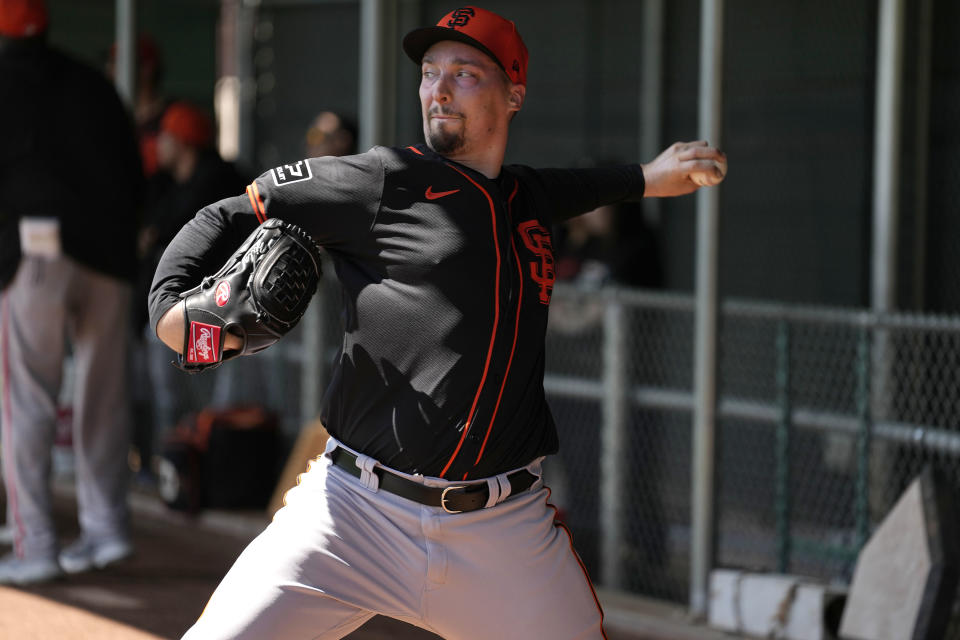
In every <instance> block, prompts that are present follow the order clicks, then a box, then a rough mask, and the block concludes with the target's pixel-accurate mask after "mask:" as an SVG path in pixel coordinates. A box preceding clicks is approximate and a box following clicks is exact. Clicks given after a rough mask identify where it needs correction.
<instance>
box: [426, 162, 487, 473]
mask: <svg viewBox="0 0 960 640" xmlns="http://www.w3.org/2000/svg"><path fill="white" fill-rule="evenodd" d="M447 166H448V167H450V168H451V169H453V170H454V171H456V172H457V173H459V174H460V175H462V176H463V177H464V178H466V179H467V180H469V181H470V182H471V184H473V186H475V187H476V188H477V189H479V190H480V192H481V193H483V195H485V196H486V197H487V203H489V205H490V221H491V223H492V226H493V247H494V250H495V251H496V254H497V275H496V280H495V282H494V284H493V292H494V296H493V330H492V331H491V332H490V346H488V347H487V361H486V362H485V363H484V365H483V375H482V376H481V377H480V386H479V387H477V394H476V395H475V396H474V397H473V405H472V406H471V407H470V413H468V414H467V422H466V424H464V425H463V433H462V434H461V435H460V442H458V443H457V448H456V449H454V451H453V455H452V456H450V459H449V460H447V464H446V465H444V467H443V471H441V472H440V477H441V478H442V477H444V476H445V475H446V474H447V471H448V470H449V469H450V465H451V464H453V461H454V460H455V459H456V458H457V454H459V453H460V448H461V447H462V446H463V441H464V440H466V438H467V433H468V432H469V431H470V426H471V424H472V422H473V415H474V412H475V411H476V410H477V403H478V402H479V401H480V392H481V391H483V385H484V384H485V383H486V381H487V373H488V372H489V371H490V360H491V359H492V358H493V343H494V342H495V341H496V339H497V324H498V322H499V318H500V241H499V240H497V209H496V207H494V206H493V198H491V197H490V194H489V193H487V190H486V189H484V188H483V187H481V186H480V185H479V184H477V182H476V181H475V180H474V179H473V178H471V177H470V176H468V175H467V174H465V173H464V172H463V171H460V169H457V168H456V167H455V166H453V165H452V164H448V165H447Z"/></svg>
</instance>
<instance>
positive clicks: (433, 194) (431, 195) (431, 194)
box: [424, 185, 460, 200]
mask: <svg viewBox="0 0 960 640" xmlns="http://www.w3.org/2000/svg"><path fill="white" fill-rule="evenodd" d="M458 191H460V189H453V190H451V191H434V190H433V185H430V186H429V187H427V192H426V194H424V195H426V196H427V200H436V199H437V198H442V197H443V196H448V195H450V194H451V193H456V192H458Z"/></svg>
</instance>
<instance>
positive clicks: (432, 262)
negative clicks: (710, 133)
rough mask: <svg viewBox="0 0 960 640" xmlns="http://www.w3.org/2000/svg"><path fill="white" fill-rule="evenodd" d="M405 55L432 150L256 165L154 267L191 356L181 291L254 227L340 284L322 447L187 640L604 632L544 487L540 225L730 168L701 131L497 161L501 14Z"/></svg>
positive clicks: (519, 90)
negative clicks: (413, 69)
mask: <svg viewBox="0 0 960 640" xmlns="http://www.w3.org/2000/svg"><path fill="white" fill-rule="evenodd" d="M403 48H404V51H405V52H406V53H407V54H408V55H409V56H410V57H411V58H412V59H413V61H414V62H415V63H417V64H418V65H420V67H421V82H420V100H421V106H422V115H423V130H424V136H425V139H426V144H417V145H413V146H409V147H404V148H384V147H375V148H373V149H371V150H369V151H367V152H366V153H362V154H360V155H354V156H347V157H340V158H336V157H322V158H311V159H306V160H299V161H296V162H293V163H291V164H285V165H282V166H280V167H277V168H275V169H273V170H271V171H268V172H267V173H264V174H263V175H262V176H260V177H259V178H257V179H256V180H255V181H254V182H253V183H252V184H250V186H249V187H248V189H247V193H246V195H244V196H242V197H237V198H232V199H226V200H222V201H220V202H217V203H215V204H212V205H210V206H208V207H206V208H204V209H203V210H201V211H200V212H199V213H198V214H197V216H196V217H195V219H194V220H192V221H191V222H190V223H188V224H187V225H186V226H185V227H184V229H183V230H182V231H181V232H180V234H179V235H178V236H177V237H176V238H175V239H174V241H173V242H172V243H171V245H170V246H169V248H168V249H167V252H166V253H165V255H164V256H163V259H162V261H161V264H160V267H159V269H158V271H157V274H156V278H155V280H154V285H153V290H152V292H151V300H150V305H151V310H150V311H151V318H152V321H153V322H154V324H155V326H156V330H157V332H158V335H159V337H160V338H161V339H162V340H163V341H164V342H165V343H166V344H168V345H169V346H170V347H171V348H173V349H175V350H177V351H179V352H182V353H189V354H193V356H191V357H195V356H196V354H197V353H200V352H203V353H204V354H208V353H211V352H213V353H216V349H214V350H212V351H211V349H210V348H209V347H210V345H209V344H207V343H202V342H201V340H202V339H201V338H197V339H196V340H194V338H195V337H196V336H197V335H198V334H197V333H196V332H195V331H192V330H191V329H190V326H194V323H193V322H192V321H190V322H189V323H188V322H187V321H186V320H185V315H184V301H182V300H181V299H180V298H179V294H180V293H181V292H183V291H185V290H188V289H190V288H191V287H193V286H195V285H196V283H197V281H198V280H200V279H201V278H202V277H204V276H205V275H206V274H209V273H213V272H214V271H216V269H217V268H218V266H219V265H220V264H221V263H222V262H223V260H224V259H225V258H227V256H229V255H230V254H231V252H232V251H234V250H235V249H236V247H237V246H238V244H239V243H240V242H241V241H242V240H243V238H244V236H245V235H247V234H249V233H250V232H251V230H253V229H254V228H255V227H256V226H257V223H258V221H259V222H263V221H264V220H267V219H272V218H278V219H281V220H284V221H286V222H289V223H292V224H295V225H298V226H300V227H302V228H303V229H304V230H306V232H307V233H309V234H310V236H312V237H313V239H314V240H316V241H317V242H318V243H319V244H320V245H322V246H323V247H324V248H325V249H326V251H327V253H328V255H329V256H330V259H331V261H332V263H333V266H334V268H335V270H336V273H337V275H338V277H339V280H340V282H341V283H342V286H343V310H342V317H343V322H344V334H343V342H342V345H341V348H340V352H339V354H338V355H337V357H336V363H335V371H334V374H333V380H332V382H331V384H330V386H329V388H328V390H327V393H326V395H325V398H324V403H323V408H322V411H321V418H322V420H323V423H324V424H325V426H326V428H327V429H328V431H329V433H330V435H331V437H330V439H329V444H328V446H327V449H326V452H325V453H324V454H323V455H322V456H321V457H319V458H317V459H316V460H315V461H313V462H312V463H311V464H310V467H309V469H308V470H307V472H306V473H304V474H303V475H302V476H301V478H300V482H299V484H298V486H297V487H296V488H294V489H292V490H291V491H290V492H289V493H288V494H287V497H286V501H285V502H286V504H285V506H284V508H283V509H281V510H280V511H279V512H278V513H277V515H276V516H275V518H274V520H273V522H272V523H271V524H270V525H269V526H268V527H267V529H265V530H264V532H263V533H262V534H261V535H260V536H258V537H257V538H256V539H255V540H254V541H253V542H252V543H251V544H250V546H249V547H248V548H247V549H246V550H245V551H244V552H243V554H241V556H240V557H239V558H238V560H237V561H236V563H235V564H234V566H233V567H232V568H231V570H230V571H229V572H228V574H227V575H226V577H225V578H224V580H223V582H222V583H221V584H220V586H219V587H218V588H217V589H216V591H215V592H214V594H213V596H212V598H211V599H210V601H209V603H208V605H207V607H206V609H205V611H204V613H203V614H202V615H201V617H200V619H199V620H198V621H197V623H196V624H195V625H194V626H193V628H192V629H191V630H190V631H188V632H187V634H186V636H185V637H186V638H190V639H200V638H203V639H218V638H251V639H252V638H291V639H304V640H306V639H308V638H311V639H328V638H341V637H343V636H345V635H347V634H349V633H350V632H351V631H353V630H354V629H356V628H357V627H359V626H361V625H362V624H363V623H364V622H366V621H367V620H368V619H370V618H371V617H372V616H374V615H375V614H381V615H385V616H390V617H393V618H397V619H400V620H403V621H406V622H408V623H411V624H414V625H417V626H419V627H422V628H424V629H428V630H430V631H432V632H434V633H436V634H439V635H440V636H442V637H445V638H451V639H453V638H456V639H478V640H479V639H489V638H510V639H513V638H516V639H523V640H529V639H530V638H551V639H573V638H584V639H587V638H589V639H595V638H603V637H605V636H604V631H603V615H602V612H601V609H600V606H599V603H598V602H597V599H596V596H595V595H594V592H593V589H592V586H591V582H590V579H589V577H588V576H587V575H586V573H585V571H584V569H583V566H582V564H581V562H580V560H579V559H578V557H577V554H576V553H575V552H574V550H573V546H572V544H571V540H570V537H569V534H568V533H567V532H566V530H565V529H564V528H563V526H562V525H561V524H560V523H558V522H557V521H556V519H555V510H554V509H553V508H552V507H551V505H550V504H549V502H548V499H549V490H548V489H547V488H546V487H545V486H544V484H543V481H542V479H541V477H540V476H541V461H542V460H543V457H544V456H546V455H548V454H551V453H554V452H556V451H557V448H558V442H557V435H556V430H555V428H554V423H553V419H552V417H551V415H550V410H549V408H548V406H547V403H546V401H545V397H544V391H543V373H544V334H545V328H546V322H547V310H548V305H549V303H550V297H551V293H552V288H553V283H554V278H555V276H554V265H553V255H552V247H551V238H550V233H549V231H548V230H549V228H550V225H551V223H553V222H555V221H558V220H564V219H567V218H569V217H571V216H575V215H578V214H580V213H584V212H586V211H590V210H592V209H595V208H596V207H598V206H600V205H602V204H607V203H614V202H618V201H623V200H639V199H640V198H641V197H643V196H644V195H647V196H671V195H679V194H684V193H690V192H692V191H694V190H696V189H697V188H698V184H701V183H706V184H716V183H718V182H719V181H720V180H721V179H722V178H723V175H724V173H725V167H726V159H725V157H724V156H723V154H722V153H721V152H720V151H718V150H717V149H715V148H712V147H710V146H709V145H707V143H705V142H694V143H685V144H679V143H678V144H675V145H673V146H671V147H670V148H669V149H667V150H666V151H665V152H664V153H662V154H661V155H660V156H658V157H657V158H656V159H654V160H653V161H652V162H651V163H649V164H646V165H633V166H621V167H616V168H604V169H581V170H563V169H542V170H537V169H532V168H528V167H523V166H503V164H502V163H503V158H504V152H505V148H506V144H507V135H508V128H509V123H510V121H511V118H512V117H513V116H514V115H515V114H516V113H517V112H518V111H520V109H521V107H522V106H523V101H524V96H525V92H526V81H527V49H526V47H525V45H524V43H523V41H522V39H521V38H520V35H519V34H518V32H517V29H516V27H515V26H514V24H513V23H512V22H510V21H508V20H506V19H504V18H502V17H500V16H498V15H496V14H494V13H491V12H489V11H485V10H483V9H480V8H477V7H462V8H459V9H456V10H455V11H452V12H450V13H448V14H447V15H445V16H444V17H443V18H441V20H440V21H439V22H438V23H437V25H436V26H431V27H425V28H421V29H416V30H414V31H412V32H411V33H409V34H407V36H406V37H405V39H404V41H403ZM187 302H188V303H189V300H188V301H187ZM188 307H189V304H188ZM188 324H189V325H190V326H188ZM221 342H222V345H221V346H222V349H223V350H225V351H227V352H235V351H236V350H238V349H242V348H243V339H242V338H240V337H236V336H233V335H229V336H228V337H226V338H225V339H223V340H221Z"/></svg>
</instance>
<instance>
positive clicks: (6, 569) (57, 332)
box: [0, 0, 143, 584]
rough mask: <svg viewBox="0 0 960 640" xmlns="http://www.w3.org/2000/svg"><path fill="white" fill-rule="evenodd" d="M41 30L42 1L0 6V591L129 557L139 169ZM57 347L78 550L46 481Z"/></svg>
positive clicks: (79, 68)
mask: <svg viewBox="0 0 960 640" xmlns="http://www.w3.org/2000/svg"><path fill="white" fill-rule="evenodd" d="M47 23H48V16H47V11H46V6H45V4H44V2H43V1H42V0H0V96H2V97H0V141H2V142H0V382H2V384H0V427H2V429H0V433H2V447H3V480H4V484H5V488H6V494H7V502H6V506H7V524H8V526H9V527H10V528H11V529H12V531H13V542H14V551H13V553H11V554H9V555H7V556H4V557H3V558H2V559H0V583H15V584H30V583H36V582H43V581H46V580H50V579H52V578H55V577H57V576H60V575H61V574H62V573H63V571H66V572H68V573H77V572H81V571H86V570H88V569H91V568H94V567H103V566H106V565H108V564H112V563H114V562H117V561H119V560H121V559H123V558H125V557H126V556H129V555H130V553H131V552H132V550H133V547H132V544H131V540H130V535H129V531H128V520H129V515H128V509H127V502H126V497H127V496H126V490H127V476H128V467H127V454H128V451H129V442H130V436H129V429H130V408H129V403H128V396H129V394H128V392H127V382H126V372H125V364H126V358H127V336H128V333H129V313H130V297H131V283H132V281H133V278H134V275H135V273H136V232H137V223H138V214H139V207H140V203H141V196H142V190H143V176H142V173H141V169H140V157H139V153H138V152H137V146H136V138H135V135H134V131H133V126H132V124H131V122H130V121H129V118H128V116H127V114H126V112H125V110H124V107H123V103H122V102H121V101H120V98H119V96H117V93H116V90H115V89H114V88H113V87H112V86H111V85H110V83H109V81H108V80H107V79H106V78H105V77H104V76H103V74H102V73H101V72H100V71H99V70H97V69H93V68H90V67H87V66H86V65H83V64H81V63H79V62H77V61H75V60H73V59H71V58H69V57H67V56H66V55H64V54H63V53H61V52H59V51H57V50H56V49H54V48H52V47H50V46H48V45H47V42H46V35H47ZM65 338H67V340H65ZM68 348H69V349H70V352H71V353H72V355H73V365H74V369H73V371H74V385H73V397H72V399H71V404H72V408H73V443H74V453H75V460H76V484H77V505H78V513H79V519H80V528H81V536H80V538H79V539H78V540H77V541H75V542H74V543H72V544H70V545H69V546H67V547H66V548H65V549H63V550H60V549H59V545H58V540H57V535H56V531H55V530H54V522H53V513H52V508H51V502H50V484H49V482H50V470H51V447H52V445H53V440H54V431H55V426H56V417H57V397H58V395H59V392H60V386H61V381H62V372H63V362H64V358H65V355H66V353H67V352H68Z"/></svg>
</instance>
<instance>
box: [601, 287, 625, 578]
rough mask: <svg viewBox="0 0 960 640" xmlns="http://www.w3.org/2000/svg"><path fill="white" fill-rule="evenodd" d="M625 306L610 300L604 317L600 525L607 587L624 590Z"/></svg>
mask: <svg viewBox="0 0 960 640" xmlns="http://www.w3.org/2000/svg"><path fill="white" fill-rule="evenodd" d="M624 316H625V311H624V305H623V303H622V302H621V301H620V300H619V299H618V298H617V297H616V296H609V297H608V298H607V304H606V305H605V307H604V316H603V425H602V427H601V429H602V430H601V434H600V460H601V461H602V465H601V468H602V469H603V473H602V474H601V478H602V480H601V491H600V522H601V530H602V531H603V533H602V536H603V537H602V541H601V550H600V553H601V563H602V573H601V575H602V576H603V584H604V586H607V587H613V588H617V587H621V586H622V585H623V584H624V580H623V577H624V576H623V562H622V553H623V535H624V532H623V500H624V499H625V497H626V496H625V495H624V492H623V488H624V487H625V486H626V481H627V477H626V473H625V471H626V464H625V460H624V455H625V451H626V449H627V446H626V444H627V443H626V425H627V380H626V378H627V357H626V356H627V348H626V332H625V325H626V322H625V320H624Z"/></svg>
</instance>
